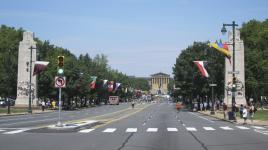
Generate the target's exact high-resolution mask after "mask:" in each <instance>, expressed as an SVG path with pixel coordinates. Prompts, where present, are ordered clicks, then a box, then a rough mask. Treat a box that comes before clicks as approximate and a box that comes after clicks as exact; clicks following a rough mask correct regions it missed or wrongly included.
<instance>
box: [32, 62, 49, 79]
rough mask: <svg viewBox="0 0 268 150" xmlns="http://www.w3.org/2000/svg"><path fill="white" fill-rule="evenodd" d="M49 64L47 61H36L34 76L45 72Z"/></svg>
mask: <svg viewBox="0 0 268 150" xmlns="http://www.w3.org/2000/svg"><path fill="white" fill-rule="evenodd" d="M48 64H49V62H47V61H35V63H34V71H33V76H34V75H37V74H40V73H41V72H43V71H44V70H45V68H46V67H47V65H48Z"/></svg>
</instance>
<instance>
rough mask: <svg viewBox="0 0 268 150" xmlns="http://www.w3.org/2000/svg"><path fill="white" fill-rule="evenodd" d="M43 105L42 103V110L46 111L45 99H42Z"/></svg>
mask: <svg viewBox="0 0 268 150" xmlns="http://www.w3.org/2000/svg"><path fill="white" fill-rule="evenodd" d="M41 105H42V111H45V107H46V103H45V101H44V100H43V101H42V103H41Z"/></svg>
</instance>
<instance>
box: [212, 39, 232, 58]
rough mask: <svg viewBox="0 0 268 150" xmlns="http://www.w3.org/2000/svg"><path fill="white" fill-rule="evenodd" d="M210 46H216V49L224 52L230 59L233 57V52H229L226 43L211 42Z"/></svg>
mask: <svg viewBox="0 0 268 150" xmlns="http://www.w3.org/2000/svg"><path fill="white" fill-rule="evenodd" d="M209 46H211V47H213V48H215V49H216V50H218V51H219V52H221V53H222V54H224V56H225V57H227V58H228V59H230V58H231V54H230V52H229V49H228V45H227V44H226V43H224V44H222V43H221V42H220V43H209Z"/></svg>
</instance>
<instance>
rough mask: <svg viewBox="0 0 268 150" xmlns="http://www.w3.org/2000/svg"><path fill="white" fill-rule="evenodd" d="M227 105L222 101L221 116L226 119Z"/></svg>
mask: <svg viewBox="0 0 268 150" xmlns="http://www.w3.org/2000/svg"><path fill="white" fill-rule="evenodd" d="M226 113H227V105H226V104H225V103H223V118H224V119H226Z"/></svg>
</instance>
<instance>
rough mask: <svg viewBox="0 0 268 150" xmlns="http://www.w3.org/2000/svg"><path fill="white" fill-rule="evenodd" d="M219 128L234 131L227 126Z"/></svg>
mask: <svg viewBox="0 0 268 150" xmlns="http://www.w3.org/2000/svg"><path fill="white" fill-rule="evenodd" d="M220 128H222V129H223V130H234V129H233V128H230V127H228V126H225V127H220Z"/></svg>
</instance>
